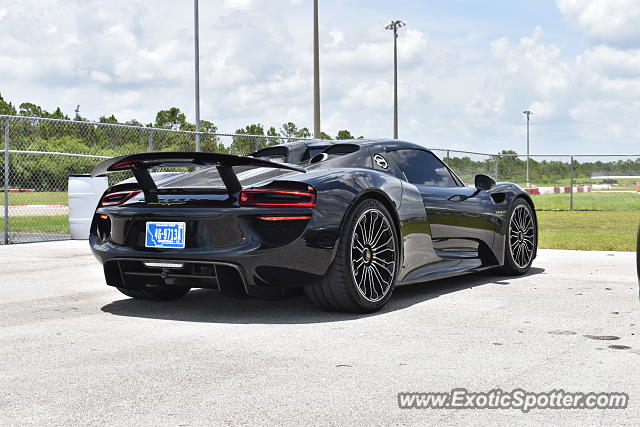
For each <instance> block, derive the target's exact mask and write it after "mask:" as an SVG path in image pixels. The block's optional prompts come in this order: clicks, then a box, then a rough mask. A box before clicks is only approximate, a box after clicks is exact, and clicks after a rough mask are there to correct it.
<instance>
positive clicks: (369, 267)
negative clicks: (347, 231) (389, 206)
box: [351, 208, 396, 302]
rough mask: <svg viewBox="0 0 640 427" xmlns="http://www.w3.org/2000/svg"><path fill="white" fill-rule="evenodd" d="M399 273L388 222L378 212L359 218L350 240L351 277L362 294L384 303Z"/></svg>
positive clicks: (363, 214) (365, 214) (370, 210)
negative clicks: (382, 300) (396, 273)
mask: <svg viewBox="0 0 640 427" xmlns="http://www.w3.org/2000/svg"><path fill="white" fill-rule="evenodd" d="M395 272H396V248H395V239H394V233H393V231H392V226H391V224H390V223H389V220H388V219H387V218H386V217H385V216H384V214H383V213H382V212H380V211H379V210H377V209H375V208H370V209H367V210H366V211H364V212H363V213H362V215H360V218H358V221H357V222H356V227H355V230H354V233H353V236H352V237H351V274H352V275H353V280H354V282H355V284H356V288H357V289H358V291H359V292H360V294H361V295H362V296H363V297H364V298H365V299H366V300H367V301H371V302H378V301H380V300H381V299H383V298H384V297H385V296H386V295H387V293H388V292H389V290H390V289H391V286H393V279H394V277H395Z"/></svg>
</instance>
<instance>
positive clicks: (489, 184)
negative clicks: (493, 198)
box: [475, 174, 496, 191]
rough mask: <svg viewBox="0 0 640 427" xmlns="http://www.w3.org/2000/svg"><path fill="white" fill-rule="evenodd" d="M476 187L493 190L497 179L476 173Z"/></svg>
mask: <svg viewBox="0 0 640 427" xmlns="http://www.w3.org/2000/svg"><path fill="white" fill-rule="evenodd" d="M475 183H476V189H477V190H478V191H480V190H491V189H492V188H493V187H495V186H496V180H495V179H493V178H491V177H490V176H488V175H482V174H480V175H476V182H475Z"/></svg>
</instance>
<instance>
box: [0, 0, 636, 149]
mask: <svg viewBox="0 0 640 427" xmlns="http://www.w3.org/2000/svg"><path fill="white" fill-rule="evenodd" d="M636 1H637V0H636ZM265 3H266V2H258V1H255V0H225V1H224V2H200V43H201V44H200V76H201V80H200V85H201V103H202V104H201V107H202V108H201V111H202V117H203V119H206V120H211V121H213V122H215V123H216V124H217V125H218V126H219V127H220V129H221V130H222V131H227V132H228V131H233V130H235V129H237V128H240V127H243V126H244V125H246V124H249V123H257V122H260V123H262V124H263V125H265V126H275V127H276V128H278V127H280V125H281V124H282V123H283V122H285V121H295V122H297V123H298V124H299V125H300V126H307V127H309V128H310V127H311V124H312V117H313V116H312V113H313V112H312V99H313V92H312V81H311V75H312V39H311V36H312V34H311V31H310V20H311V10H310V7H309V2H307V1H305V2H302V1H301V0H270V1H269V2H268V3H269V7H266V6H265V5H264V4H265ZM609 3H611V4H614V3H615V4H614V5H613V6H611V5H609ZM620 3H622V2H614V1H613V0H611V1H610V2H606V4H604V6H603V4H602V3H599V2H595V1H594V0H585V1H580V2H577V1H568V0H558V7H559V8H560V9H561V10H562V12H563V13H564V14H565V15H566V16H567V17H568V19H569V20H571V22H573V23H574V25H575V26H576V27H577V28H579V29H580V30H581V31H584V32H585V34H586V35H587V36H588V37H589V40H588V41H596V42H595V43H587V48H583V47H582V45H580V44H579V43H578V44H576V43H573V42H571V40H570V39H567V40H564V39H562V38H561V37H560V38H559V37H557V31H556V30H553V31H551V32H549V33H545V32H544V31H543V29H542V28H539V27H536V26H535V24H536V22H531V25H530V26H527V27H526V28H523V29H521V30H520V29H517V30H515V31H511V32H508V31H507V30H505V28H506V27H504V28H503V27H500V26H497V27H496V28H492V29H491V31H489V32H487V31H485V30H483V29H482V28H480V27H477V26H476V25H472V24H468V23H467V24H466V25H468V26H466V27H463V26H460V25H458V26H455V25H451V22H444V21H443V22H442V23H441V27H442V28H443V29H441V30H439V31H438V30H436V29H434V26H433V25H431V24H433V22H431V23H429V22H427V21H426V19H422V18H424V17H421V16H416V17H415V19H411V21H410V23H409V26H408V27H406V28H403V29H402V30H401V32H400V38H399V39H398V49H399V85H400V86H399V95H400V136H401V137H403V138H406V139H408V140H414V141H416V142H418V143H421V144H425V145H429V146H434V147H442V146H448V147H450V148H466V149H473V150H476V151H477V150H479V149H482V150H488V151H498V150H501V149H504V148H516V149H518V147H519V146H518V144H517V141H522V140H524V129H525V128H524V126H523V124H524V118H523V116H522V111H523V110H524V109H531V110H533V111H534V113H535V115H534V116H533V118H532V120H533V121H532V125H533V128H532V132H533V133H534V135H535V137H536V151H538V152H541V151H547V152H550V151H561V152H562V151H564V152H569V151H582V152H584V151H593V150H589V149H588V148H587V147H586V146H584V147H583V146H580V145H579V143H578V141H582V142H584V141H587V142H588V141H592V142H593V144H594V145H593V146H594V147H599V146H598V145H597V144H598V142H597V141H606V142H607V143H608V147H614V145H615V144H611V142H612V141H613V142H615V141H618V142H619V145H618V146H621V147H627V146H628V144H631V143H632V142H634V141H635V142H637V135H638V132H639V131H638V125H637V124H636V123H637V122H638V121H637V119H636V117H638V115H639V114H640V111H639V109H640V107H639V106H638V105H636V104H637V101H636V99H640V71H638V70H640V49H636V48H631V47H632V46H631V45H632V44H633V38H634V37H636V36H637V34H636V32H635V29H634V28H631V27H632V26H630V25H629V24H628V22H629V20H634V19H635V20H637V19H636V18H634V16H635V12H636V9H638V7H628V9H629V13H628V14H626V15H625V16H619V15H620V13H619V4H620ZM61 4H62V3H61V2H59V1H56V0H23V1H21V2H17V3H16V4H15V5H12V8H11V10H10V12H9V11H7V12H4V14H3V12H2V10H3V9H0V19H2V28H3V30H5V31H3V37H0V82H1V83H0V91H1V92H2V94H3V96H4V97H5V98H7V99H10V100H11V101H12V102H13V103H14V104H19V103H21V102H25V101H30V102H35V103H37V104H40V105H42V106H43V107H45V108H47V109H49V110H52V109H54V108H55V107H57V106H58V105H60V106H61V107H62V108H63V110H65V112H67V113H68V114H72V111H73V109H74V108H75V106H76V105H77V104H80V105H81V108H82V111H81V114H82V115H83V116H86V117H90V118H97V117H99V116H101V115H110V114H112V113H113V114H116V116H117V117H118V118H119V119H121V120H123V121H124V120H128V119H132V118H136V119H138V120H140V121H142V122H144V123H148V122H150V121H152V120H153V119H154V117H155V113H156V112H157V111H158V110H160V109H164V108H168V107H171V106H177V107H179V108H181V109H182V110H183V111H184V112H185V113H187V116H188V118H189V119H190V120H193V33H192V20H193V15H192V13H193V11H192V9H191V3H190V2H174V1H169V0H158V1H157V2H154V4H153V6H151V5H149V3H148V2H144V1H140V0H138V1H131V0H113V1H112V2H110V3H109V4H108V5H105V4H104V2H99V1H96V0H83V1H80V0H75V1H74V0H69V1H68V2H65V6H64V7H61ZM220 5H222V7H220ZM594 5H595V6H594ZM321 7H322V9H321V21H320V30H321V57H320V63H321V76H322V79H321V91H322V94H321V99H322V121H323V130H325V131H327V132H329V133H330V134H332V135H335V134H336V133H337V131H338V130H340V129H349V130H350V131H351V132H352V133H353V134H356V135H365V136H372V137H385V136H389V135H390V134H391V131H392V120H391V119H392V106H393V104H392V100H393V98H392V93H393V86H392V85H393V39H392V35H391V33H390V32H389V31H385V30H384V29H383V27H384V24H385V23H386V20H387V18H388V17H387V16H386V15H384V13H383V10H382V9H383V8H377V7H376V6H375V5H374V4H373V3H372V4H371V7H368V8H366V10H365V9H362V8H356V7H354V6H353V5H352V4H350V2H340V1H338V0H333V1H324V2H322V6H321ZM593 8H595V9H593ZM593 10H596V11H598V13H596V14H595V15H594V13H595V12H593ZM34 11H38V12H37V13H35V12H34ZM596 15H597V16H601V17H603V20H604V21H606V24H601V23H599V22H595V21H597V20H595V21H594V20H593V19H592V17H593V16H596ZM423 21H424V22H423ZM592 21H593V22H592ZM344 22H347V23H348V25H344ZM541 24H544V22H542V23H541ZM606 26H609V28H610V30H607V28H605V27H606ZM638 27H640V25H638ZM630 28H631V29H630ZM496 34H497V35H496ZM634 34H636V36H634ZM572 43H573V44H572ZM576 46H577V47H576ZM630 46H631V47H630ZM580 51H582V52H580ZM634 138H636V139H634ZM563 144H566V145H563ZM611 149H612V150H614V148H611Z"/></svg>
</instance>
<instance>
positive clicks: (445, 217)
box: [389, 149, 495, 258]
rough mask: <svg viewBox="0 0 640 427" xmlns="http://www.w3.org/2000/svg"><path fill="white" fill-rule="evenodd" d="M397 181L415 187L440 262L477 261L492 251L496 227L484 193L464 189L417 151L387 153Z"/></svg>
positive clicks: (423, 152)
mask: <svg viewBox="0 0 640 427" xmlns="http://www.w3.org/2000/svg"><path fill="white" fill-rule="evenodd" d="M389 154H390V156H391V158H392V159H393V162H394V163H395V167H396V168H397V170H398V171H399V173H400V175H401V176H400V178H401V179H404V180H405V181H408V182H409V183H411V184H413V185H415V186H416V187H417V188H418V191H419V192H420V194H421V195H422V201H423V203H424V207H425V210H426V214H427V220H428V221H429V225H430V227H431V236H432V239H433V247H434V249H435V250H436V252H437V254H438V255H439V256H441V257H443V258H476V257H478V256H479V255H480V251H481V248H482V246H483V245H484V244H486V245H487V246H488V247H491V245H492V244H493V239H494V236H495V226H494V224H493V222H492V221H491V212H490V210H489V209H487V206H489V205H490V204H491V200H490V196H489V194H487V193H486V192H478V191H476V189H475V188H472V187H466V186H464V184H463V183H462V182H461V181H460V180H459V179H457V177H455V176H454V175H453V174H452V173H451V171H450V170H449V168H448V167H447V166H446V165H445V164H444V163H443V162H442V161H441V160H440V159H438V158H437V157H436V156H435V155H434V154H433V153H431V152H430V151H427V150H419V149H400V150H395V151H391V152H389Z"/></svg>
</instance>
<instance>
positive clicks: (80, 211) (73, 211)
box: [69, 175, 109, 239]
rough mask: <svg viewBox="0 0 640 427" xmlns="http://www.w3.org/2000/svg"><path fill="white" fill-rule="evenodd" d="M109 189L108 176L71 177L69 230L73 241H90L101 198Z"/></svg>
mask: <svg viewBox="0 0 640 427" xmlns="http://www.w3.org/2000/svg"><path fill="white" fill-rule="evenodd" d="M107 187H109V182H108V180H107V177H106V176H99V177H95V178H91V176H90V175H69V230H70V232H71V238H72V239H88V238H89V228H90V227H91V220H92V219H93V214H94V212H95V210H96V207H97V206H98V201H99V200H100V196H102V193H104V192H105V190H106V189H107Z"/></svg>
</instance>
